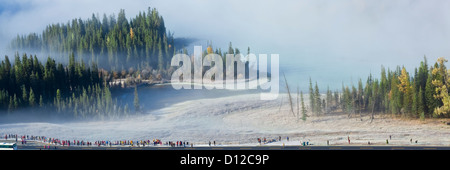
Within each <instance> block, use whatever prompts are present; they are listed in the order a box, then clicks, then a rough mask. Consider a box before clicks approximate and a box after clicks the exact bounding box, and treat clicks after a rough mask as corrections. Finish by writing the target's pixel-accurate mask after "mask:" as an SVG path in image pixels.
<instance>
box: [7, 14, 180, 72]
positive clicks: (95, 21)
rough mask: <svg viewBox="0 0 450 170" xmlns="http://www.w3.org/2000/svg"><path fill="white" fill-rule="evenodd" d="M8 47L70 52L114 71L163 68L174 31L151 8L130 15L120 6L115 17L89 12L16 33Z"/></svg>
mask: <svg viewBox="0 0 450 170" xmlns="http://www.w3.org/2000/svg"><path fill="white" fill-rule="evenodd" d="M10 48H11V49H12V50H14V51H17V50H18V51H20V50H26V51H30V52H33V53H40V54H51V55H52V56H58V57H59V56H61V57H67V56H68V55H69V54H72V53H73V54H74V55H75V57H76V59H80V58H83V59H84V60H85V61H87V62H95V63H98V64H99V67H100V68H105V69H110V70H116V71H121V70H124V69H125V70H126V69H128V68H130V67H134V68H139V67H141V68H144V67H147V68H152V69H155V70H159V71H164V70H166V69H168V68H169V67H170V59H171V57H172V56H173V54H174V53H175V46H174V38H173V34H171V33H170V32H168V33H167V32H166V27H165V25H164V19H163V17H162V16H160V15H159V13H158V11H157V10H156V9H151V8H148V10H147V12H139V14H138V15H137V16H136V17H134V18H131V19H127V18H126V15H125V10H123V9H122V10H120V12H119V13H118V15H117V17H116V16H115V15H114V14H112V15H110V16H107V15H106V14H103V16H102V17H100V16H98V15H95V14H92V17H91V18H90V19H87V20H82V19H72V20H71V21H68V22H67V23H56V24H51V25H48V26H47V27H46V28H45V30H44V31H43V32H42V33H41V34H38V33H30V34H28V35H17V37H16V38H15V39H13V40H12V42H11V44H10ZM63 59H67V58H63ZM63 61H67V60H63Z"/></svg>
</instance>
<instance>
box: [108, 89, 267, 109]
mask: <svg viewBox="0 0 450 170" xmlns="http://www.w3.org/2000/svg"><path fill="white" fill-rule="evenodd" d="M112 92H113V97H116V98H117V100H118V102H119V103H122V104H123V105H125V104H128V107H129V108H133V101H134V88H129V89H116V90H112ZM260 92H262V90H260V89H251V90H227V89H212V90H207V89H204V88H203V89H180V90H175V89H174V88H173V87H172V86H171V85H167V84H166V85H153V86H139V87H138V95H139V104H140V106H141V107H142V109H143V110H145V111H146V112H147V111H152V110H157V109H161V108H164V107H168V106H170V105H172V104H176V103H179V102H184V101H189V100H196V99H208V98H218V97H227V96H233V95H239V94H253V93H260Z"/></svg>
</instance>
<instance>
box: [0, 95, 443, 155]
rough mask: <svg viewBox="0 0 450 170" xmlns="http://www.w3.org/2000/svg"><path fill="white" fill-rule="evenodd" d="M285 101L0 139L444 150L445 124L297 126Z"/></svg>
mask: <svg viewBox="0 0 450 170" xmlns="http://www.w3.org/2000/svg"><path fill="white" fill-rule="evenodd" d="M286 97H287V96H286V94H285V93H281V94H280V98H279V99H277V100H274V101H261V100H259V94H242V95H237V96H230V97H220V98H214V99H197V100H191V101H184V102H180V103H174V104H173V105H172V106H169V107H164V108H162V109H159V110H155V111H151V112H147V113H145V114H143V115H140V116H134V117H130V118H126V119H123V120H111V121H108V120H106V121H88V122H83V121H80V122H71V123H64V122H61V123H12V124H0V135H4V134H9V133H13V134H29V135H42V136H49V137H50V136H51V137H55V138H59V139H64V140H85V141H86V140H89V141H96V140H105V141H108V140H111V141H115V140H147V139H150V140H152V139H160V140H161V141H163V142H165V141H178V140H181V141H189V142H191V141H192V142H194V143H196V144H199V145H207V143H208V141H211V142H212V141H216V142H217V143H219V144H223V146H257V145H258V142H257V138H261V139H262V138H264V137H265V138H266V139H267V140H272V139H278V137H279V136H281V137H282V141H286V137H287V136H289V139H290V142H285V143H284V145H286V146H291V145H292V146H295V145H300V144H301V143H300V142H301V141H302V142H303V141H304V142H309V143H311V144H313V145H316V146H326V145H327V141H329V144H330V145H333V146H334V145H336V146H341V145H342V146H345V145H348V141H347V137H350V139H351V144H350V145H357V146H378V145H381V146H384V145H385V144H384V143H385V142H386V139H388V138H389V137H390V136H391V137H392V139H389V141H390V142H389V146H391V145H402V146H409V145H413V146H450V139H449V138H448V136H450V126H449V125H446V124H445V123H443V122H441V121H447V122H448V120H443V119H426V120H425V121H424V122H422V121H418V120H405V119H402V118H395V117H394V118H392V117H390V116H389V115H381V114H376V115H375V119H374V120H373V122H372V123H370V119H369V117H370V115H368V114H366V115H363V117H362V121H361V120H360V119H361V118H360V117H359V115H354V116H353V117H352V118H348V117H347V114H345V113H332V114H328V115H323V116H310V117H308V118H307V120H306V121H304V122H303V121H302V120H298V119H297V118H296V117H294V116H293V115H292V113H290V108H289V105H288V102H287V101H285V99H286ZM282 98H284V99H282ZM306 98H307V97H306ZM282 100H283V102H282V105H281V107H280V103H281V102H280V101H282ZM305 103H308V102H307V101H305ZM0 137H2V136H0ZM410 139H412V142H411V141H410ZM416 140H417V141H418V143H417V144H416V143H415V141H416ZM369 141H370V143H371V145H368V142H369ZM282 144H283V142H281V143H280V142H278V143H277V142H273V143H270V144H266V145H268V146H269V145H273V146H281V145H282Z"/></svg>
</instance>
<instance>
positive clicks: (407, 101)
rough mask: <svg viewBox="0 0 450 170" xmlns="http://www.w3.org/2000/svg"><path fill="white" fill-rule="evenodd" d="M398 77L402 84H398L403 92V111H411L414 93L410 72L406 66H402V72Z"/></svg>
mask: <svg viewBox="0 0 450 170" xmlns="http://www.w3.org/2000/svg"><path fill="white" fill-rule="evenodd" d="M398 79H399V81H400V84H398V85H397V87H398V90H399V91H400V92H402V93H403V107H402V108H403V113H411V110H412V99H413V93H412V86H411V83H410V82H409V74H408V72H407V71H406V69H405V67H403V68H402V73H401V74H400V76H399V77H398Z"/></svg>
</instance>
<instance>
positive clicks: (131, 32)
mask: <svg viewBox="0 0 450 170" xmlns="http://www.w3.org/2000/svg"><path fill="white" fill-rule="evenodd" d="M130 38H131V39H133V38H134V32H133V28H131V27H130Z"/></svg>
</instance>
